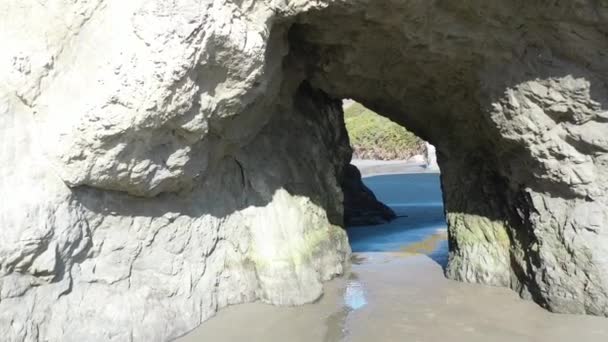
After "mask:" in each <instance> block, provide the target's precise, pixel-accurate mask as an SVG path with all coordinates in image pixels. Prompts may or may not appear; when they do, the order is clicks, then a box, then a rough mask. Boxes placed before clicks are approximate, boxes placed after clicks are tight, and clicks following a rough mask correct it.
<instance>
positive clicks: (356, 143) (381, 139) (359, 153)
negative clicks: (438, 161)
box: [344, 102, 425, 160]
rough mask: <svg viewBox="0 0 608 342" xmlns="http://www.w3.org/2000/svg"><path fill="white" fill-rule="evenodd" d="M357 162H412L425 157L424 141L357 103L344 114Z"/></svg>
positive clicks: (346, 109)
mask: <svg viewBox="0 0 608 342" xmlns="http://www.w3.org/2000/svg"><path fill="white" fill-rule="evenodd" d="M344 121H345V122H346V129H347V130H348V136H349V138H350V144H351V146H352V148H353V158H359V159H380V160H393V159H408V158H411V157H412V156H414V155H417V154H424V151H425V144H424V141H423V140H422V139H420V138H418V137H417V136H416V135H414V133H411V132H409V131H408V130H407V129H405V128H404V127H402V126H399V125H398V124H396V123H394V122H392V121H391V120H389V119H387V118H385V117H383V116H380V115H378V114H376V113H374V112H372V111H371V110H369V109H367V108H365V107H364V106H363V105H361V104H359V103H356V102H355V103H353V104H352V105H350V106H348V107H347V108H345V110H344Z"/></svg>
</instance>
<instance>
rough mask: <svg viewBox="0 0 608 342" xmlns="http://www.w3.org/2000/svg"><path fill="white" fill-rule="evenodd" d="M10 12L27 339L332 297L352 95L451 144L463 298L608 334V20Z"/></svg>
mask: <svg viewBox="0 0 608 342" xmlns="http://www.w3.org/2000/svg"><path fill="white" fill-rule="evenodd" d="M0 14H1V15H2V17H3V18H10V20H8V21H7V23H6V24H3V25H4V26H3V29H2V30H0V37H1V38H2V41H3V42H7V43H6V45H5V47H6V53H5V54H4V55H5V56H3V60H2V63H3V64H2V65H4V66H6V67H5V68H2V69H1V70H0V75H1V76H2V78H1V79H2V80H3V83H2V84H1V85H0V90H1V91H0V100H1V101H0V137H1V138H0V139H1V141H0V143H1V145H2V146H3V148H2V149H0V160H2V161H3V165H4V166H3V167H2V168H0V170H1V172H2V173H1V177H0V191H1V192H2V193H4V194H15V195H13V196H11V198H10V199H9V198H8V197H6V196H3V198H2V199H1V200H0V236H1V237H2V239H1V240H0V241H1V242H0V312H1V314H0V326H1V327H3V331H6V332H7V337H6V338H8V339H9V340H11V341H12V340H15V341H17V340H19V341H21V340H26V341H37V340H43V339H44V340H61V341H70V340H83V339H84V340H107V339H108V338H109V337H110V336H113V337H114V338H116V339H119V340H122V339H124V340H129V339H131V340H138V341H139V340H141V341H144V340H145V341H148V340H166V339H170V338H173V337H176V336H179V335H180V334H183V333H184V332H186V331H188V330H189V329H192V328H194V327H195V326H196V325H198V324H199V323H200V322H201V321H202V320H205V319H207V318H208V317H210V316H211V315H213V313H214V312H215V311H216V310H217V309H218V308H221V307H223V306H226V305H229V304H235V303H241V302H245V301H251V300H255V299H261V300H264V301H267V302H270V303H275V304H300V303H304V302H309V301H312V300H314V299H315V298H317V297H318V296H319V295H320V294H321V292H322V282H323V281H325V280H328V279H330V278H331V277H333V276H335V275H337V274H340V273H341V272H342V270H343V267H344V265H345V264H346V263H347V260H348V254H349V247H348V243H347V241H346V236H345V234H344V232H343V231H342V229H341V228H340V227H339V226H340V224H341V221H342V201H343V198H342V192H341V190H340V178H341V177H342V173H343V170H344V167H345V166H346V165H347V163H348V160H349V157H350V150H349V148H348V141H347V138H346V134H345V131H344V127H343V122H342V117H341V107H340V102H339V100H340V99H341V98H345V97H349V98H353V99H356V100H357V101H359V102H361V103H363V104H365V105H366V106H368V107H370V108H372V109H374V110H376V111H377V112H379V113H381V114H383V115H386V116H388V117H390V118H391V119H393V120H394V121H397V122H399V123H402V124H405V125H407V127H408V128H409V129H411V130H413V131H414V132H416V133H417V134H418V135H420V136H421V137H423V138H425V139H426V140H429V141H430V142H432V143H433V144H434V145H435V146H437V150H438V156H439V163H440V166H441V167H442V171H443V176H442V183H443V188H444V193H445V195H444V196H445V204H446V210H447V219H448V223H449V231H450V233H449V235H450V248H451V252H450V253H451V256H450V264H449V267H448V270H447V275H448V276H449V277H451V278H454V279H459V280H463V281H469V282H480V283H485V284H491V285H499V286H508V287H511V288H513V289H515V290H517V291H519V292H520V293H521V294H522V296H524V297H527V298H530V299H533V300H535V301H536V302H538V303H539V304H541V305H543V306H545V307H547V308H548V309H550V310H553V311H558V312H571V313H589V314H596V315H608V311H607V310H608V309H607V308H608V295H607V294H608V278H607V274H608V261H606V260H607V259H606V256H607V255H608V241H607V240H608V237H607V235H606V234H607V231H606V229H607V227H608V216H606V213H605V212H606V207H607V206H608V198H607V191H606V190H607V189H606V184H608V183H607V182H606V181H607V178H608V165H607V164H608V140H607V138H606V136H607V134H608V114H607V110H608V109H607V106H608V99H607V95H606V94H608V92H607V89H606V79H607V76H608V74H607V70H608V63H607V62H606V58H605V51H607V50H608V49H606V48H607V45H608V39H607V38H606V37H607V35H608V31H606V29H605V27H607V26H606V23H607V22H608V19H606V17H607V16H608V7H607V5H606V4H605V3H604V2H603V1H577V2H572V3H568V4H565V3H563V2H551V1H512V2H508V3H505V2H498V1H490V2H488V1H481V0H470V1H461V2H458V3H454V2H444V1H397V0H374V1H370V0H357V1H314V2H313V1H286V2H279V1H277V2H259V1H215V2H213V1H203V0H180V1H176V2H174V3H171V4H169V3H167V2H164V1H153V0H148V1H144V0H142V1H132V2H131V1H129V2H120V1H110V2H103V1H89V2H63V1H56V3H55V6H51V7H44V6H43V5H42V4H40V3H38V2H36V1H23V2H20V3H19V4H18V5H17V4H13V3H11V2H7V3H4V4H1V5H0ZM40 23H42V24H40ZM100 302H103V303H104V306H99V303H100ZM83 317H84V318H83ZM16 322H18V323H16ZM68 334H69V335H68Z"/></svg>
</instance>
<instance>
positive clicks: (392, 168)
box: [351, 159, 439, 178]
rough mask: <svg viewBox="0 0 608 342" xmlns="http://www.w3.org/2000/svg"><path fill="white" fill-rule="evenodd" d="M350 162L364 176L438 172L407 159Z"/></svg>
mask: <svg viewBox="0 0 608 342" xmlns="http://www.w3.org/2000/svg"><path fill="white" fill-rule="evenodd" d="M351 164H353V165H355V166H356V167H357V168H358V169H359V171H361V176H363V177H364V178H365V177H372V176H380V175H390V174H400V173H439V170H438V169H429V168H427V167H426V164H425V163H418V162H413V161H408V160H371V159H353V160H352V161H351Z"/></svg>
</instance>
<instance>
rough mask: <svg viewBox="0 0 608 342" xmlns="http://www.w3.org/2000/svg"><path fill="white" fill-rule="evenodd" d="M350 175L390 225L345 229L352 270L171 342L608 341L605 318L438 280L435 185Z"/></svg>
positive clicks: (441, 226)
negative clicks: (302, 298)
mask: <svg viewBox="0 0 608 342" xmlns="http://www.w3.org/2000/svg"><path fill="white" fill-rule="evenodd" d="M360 167H361V169H362V171H363V173H364V174H365V175H367V177H366V178H365V183H366V184H367V185H368V186H369V187H370V188H371V189H372V190H374V192H375V193H376V195H377V196H378V197H379V199H380V200H382V201H384V202H385V203H387V204H388V205H389V206H391V207H392V208H393V209H394V210H395V211H396V212H397V214H398V215H399V216H400V217H399V218H398V219H397V220H395V221H393V222H391V223H389V224H387V225H383V226H374V227H357V228H351V229H349V239H350V242H351V246H352V248H353V256H352V267H351V269H350V270H349V271H348V272H347V273H346V274H345V275H344V276H342V277H340V278H337V279H334V280H333V281H330V282H329V283H327V284H326V285H325V294H324V296H323V297H322V298H320V299H319V300H318V301H317V302H315V303H312V304H308V305H304V306H300V307H274V306H270V305H266V304H262V303H250V304H244V305H238V306H233V307H229V308H226V309H224V310H221V311H220V312H219V313H218V314H217V316H216V317H214V318H212V319H211V320H209V321H207V322H205V323H204V324H203V325H202V326H200V327H199V328H198V329H196V330H195V331H193V332H192V333H190V334H188V335H186V336H184V337H183V338H181V339H178V341H180V342H202V341H266V342H275V341H276V342H279V341H281V342H283V341H328V342H331V341H408V342H410V341H411V342H415V341H420V342H435V341H437V342H439V341H442V342H443V341H446V340H449V341H453V342H475V341H479V342H488V341H505V342H513V341H530V342H545V341H546V342H560V341H564V342H566V341H585V342H595V341H597V342H600V341H602V342H603V341H608V320H607V319H606V318H600V317H592V316H582V315H559V314H552V313H550V312H548V311H546V310H544V309H542V308H541V307H539V306H538V305H536V304H534V303H533V302H530V301H524V300H522V299H520V298H519V296H518V295H517V294H516V293H515V292H513V291H511V290H509V289H505V288H494V287H488V286H481V285H475V284H464V283H459V282H455V281H451V280H448V279H446V278H445V277H444V276H443V269H442V267H443V266H445V263H446V262H447V241H446V226H445V221H444V219H443V207H442V201H441V191H440V190H439V175H438V174H437V173H410V174H403V173H400V174H399V173H397V172H404V171H407V170H416V167H418V168H420V166H415V165H409V164H408V163H381V165H378V164H376V165H374V164H373V163H370V164H368V165H363V166H360ZM366 169H367V170H366ZM393 171H394V172H393ZM378 174H381V175H378Z"/></svg>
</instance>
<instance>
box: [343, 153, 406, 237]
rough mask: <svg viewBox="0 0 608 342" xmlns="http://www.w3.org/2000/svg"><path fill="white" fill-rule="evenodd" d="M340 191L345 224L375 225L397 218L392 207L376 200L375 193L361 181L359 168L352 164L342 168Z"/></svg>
mask: <svg viewBox="0 0 608 342" xmlns="http://www.w3.org/2000/svg"><path fill="white" fill-rule="evenodd" d="M342 193H343V195H344V225H346V226H349V227H350V226H366V225H377V224H383V223H387V222H390V221H392V220H394V219H395V218H397V214H395V212H394V211H393V209H391V208H389V207H388V206H386V205H385V204H384V203H382V202H380V201H378V199H377V198H376V195H374V193H373V192H372V191H371V190H370V189H369V188H368V187H367V186H366V185H365V184H364V183H363V180H362V179H361V172H360V171H359V169H357V167H356V166H354V165H352V164H349V165H347V166H346V167H345V168H344V173H343V174H342Z"/></svg>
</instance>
